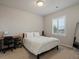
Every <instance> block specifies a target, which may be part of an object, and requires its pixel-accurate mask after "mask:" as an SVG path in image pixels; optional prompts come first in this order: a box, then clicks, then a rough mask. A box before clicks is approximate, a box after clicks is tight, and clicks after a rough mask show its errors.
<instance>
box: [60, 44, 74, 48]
mask: <svg viewBox="0 0 79 59" xmlns="http://www.w3.org/2000/svg"><path fill="white" fill-rule="evenodd" d="M61 46H64V47H67V48H70V49H73V46H70V45H67V44H61Z"/></svg>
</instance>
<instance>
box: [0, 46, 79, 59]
mask: <svg viewBox="0 0 79 59" xmlns="http://www.w3.org/2000/svg"><path fill="white" fill-rule="evenodd" d="M0 59H36V56H34V55H33V54H31V53H29V52H28V51H27V50H25V49H24V48H17V49H15V50H13V51H7V52H6V53H5V54H3V53H0ZM40 59H79V51H78V50H76V49H70V48H67V47H62V46H61V47H59V50H58V51H57V49H54V50H51V51H49V52H47V53H45V54H43V55H41V56H40Z"/></svg>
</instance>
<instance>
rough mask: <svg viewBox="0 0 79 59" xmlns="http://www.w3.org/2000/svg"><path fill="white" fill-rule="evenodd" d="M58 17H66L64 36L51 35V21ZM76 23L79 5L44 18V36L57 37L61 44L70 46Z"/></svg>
mask: <svg viewBox="0 0 79 59" xmlns="http://www.w3.org/2000/svg"><path fill="white" fill-rule="evenodd" d="M60 16H66V36H61V35H52V19H54V18H56V17H60ZM77 21H79V4H78V5H75V6H72V7H70V8H66V9H64V10H61V11H58V12H56V13H52V14H49V15H47V16H45V17H44V30H45V34H46V35H47V36H53V37H57V38H58V39H60V41H61V42H62V43H63V44H67V45H72V43H73V37H74V30H75V26H76V22H77Z"/></svg>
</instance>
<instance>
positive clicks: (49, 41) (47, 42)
mask: <svg viewBox="0 0 79 59" xmlns="http://www.w3.org/2000/svg"><path fill="white" fill-rule="evenodd" d="M57 45H59V40H58V39H56V38H52V37H50V38H49V37H43V36H38V37H33V38H25V39H24V46H25V48H27V49H28V50H29V51H30V52H31V53H33V54H34V55H38V54H40V53H43V52H45V51H47V50H50V49H52V48H54V47H55V46H57Z"/></svg>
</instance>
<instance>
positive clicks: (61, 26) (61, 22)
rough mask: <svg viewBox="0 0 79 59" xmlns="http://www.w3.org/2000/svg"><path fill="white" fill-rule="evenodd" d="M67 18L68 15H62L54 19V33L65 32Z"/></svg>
mask: <svg viewBox="0 0 79 59" xmlns="http://www.w3.org/2000/svg"><path fill="white" fill-rule="evenodd" d="M65 20H66V16H61V17H59V18H55V19H53V20H52V34H58V35H64V34H65Z"/></svg>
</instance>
